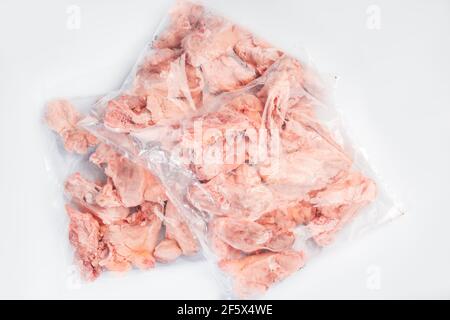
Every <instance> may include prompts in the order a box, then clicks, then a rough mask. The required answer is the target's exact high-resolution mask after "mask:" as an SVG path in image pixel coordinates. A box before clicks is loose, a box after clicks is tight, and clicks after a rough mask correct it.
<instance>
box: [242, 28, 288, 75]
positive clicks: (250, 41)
mask: <svg viewBox="0 0 450 320" xmlns="http://www.w3.org/2000/svg"><path fill="white" fill-rule="evenodd" d="M234 51H235V52H236V54H237V55H238V56H239V58H241V59H242V60H243V61H245V62H246V63H248V64H250V65H252V66H253V67H254V68H255V69H256V70H257V71H258V73H259V74H263V73H264V72H265V71H266V70H267V69H268V68H269V67H270V66H271V65H272V64H273V63H274V62H275V61H277V60H278V59H279V58H280V57H281V56H282V55H283V53H282V52H281V51H280V50H278V49H276V48H273V47H272V46H270V45H269V44H268V43H265V42H264V41H261V40H259V39H256V38H255V37H253V36H251V35H248V36H247V37H245V38H243V39H241V40H239V42H237V43H236V44H235V46H234Z"/></svg>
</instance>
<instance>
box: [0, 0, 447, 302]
mask: <svg viewBox="0 0 450 320" xmlns="http://www.w3.org/2000/svg"><path fill="white" fill-rule="evenodd" d="M215 2H216V4H215V6H216V7H217V8H218V9H219V11H220V12H223V13H224V14H226V15H227V16H229V17H231V18H232V19H233V20H234V21H236V22H239V23H241V24H243V25H245V26H247V27H248V28H250V29H251V30H253V31H254V32H256V33H257V34H260V35H262V36H264V37H265V38H266V39H267V40H269V41H270V42H273V43H275V44H277V45H279V46H280V47H281V48H285V49H288V50H295V48H298V47H302V48H306V49H307V50H308V52H309V53H310V55H311V57H312V58H313V59H314V62H315V64H316V65H317V66H318V67H319V69H320V70H321V71H323V72H326V73H331V74H336V75H338V76H339V78H340V80H339V81H338V83H337V92H336V99H337V103H338V106H339V107H340V108H341V109H342V111H343V113H344V116H345V120H346V122H347V123H348V125H349V127H350V129H351V131H352V132H353V134H354V135H355V136H356V137H357V140H358V142H359V144H360V145H362V146H364V147H365V151H366V153H367V155H368V156H369V159H370V162H371V163H372V165H373V167H374V168H375V169H376V170H377V171H378V172H379V173H381V175H382V178H383V179H384V181H385V182H386V184H388V185H389V187H390V188H391V190H393V191H394V192H395V194H396V196H397V197H398V199H400V200H402V202H403V203H404V205H405V207H406V209H407V214H406V215H405V216H403V217H401V218H400V219H398V220H396V221H394V222H392V223H390V224H389V225H386V226H384V227H382V228H380V229H378V230H376V231H374V232H372V233H370V234H369V235H367V236H365V237H364V238H362V239H361V240H360V241H358V242H355V243H351V244H349V245H348V246H345V247H343V248H339V249H337V250H329V251H328V252H326V253H325V254H324V255H323V256H322V257H319V258H317V259H316V260H314V261H311V263H310V264H308V266H307V267H306V268H305V269H304V270H302V271H301V272H298V273H297V274H295V275H294V276H292V277H290V278H289V279H288V280H286V281H284V282H283V283H282V284H280V285H278V286H276V287H274V288H273V289H272V290H271V291H270V292H269V293H268V294H267V295H266V297H267V298H287V299H290V298H301V299H303V298H364V299H366V298H377V299H378V298H450V275H449V272H450V205H449V203H450V187H449V182H450V169H449V165H450V42H449V40H450V1H448V0H433V1H426V0H414V1H411V0H396V1H387V0H383V1H381V0H378V1H377V0H372V1H367V0H354V1H350V0H345V1H333V0H329V1H324V0H320V1H294V0H292V1H288V0H273V1H269V0H267V1H261V0H258V1H256V0H255V1H249V0H227V1H220V3H219V1H215ZM72 4H74V5H77V6H79V7H80V8H81V16H80V17H81V20H80V22H81V24H80V28H79V29H76V30H71V29H70V28H68V27H67V19H68V16H69V15H68V13H67V12H66V10H67V8H68V6H69V5H72ZM370 5H375V6H376V7H370ZM168 6H169V2H167V1H162V0H161V1H154V0H152V1H149V0H142V1H141V0H139V1H138V0H129V1H111V0H108V1H107V0H97V1H92V0H70V1H68V0H41V1H31V0H30V1H23V0H14V1H12V0H2V1H1V2H0V121H1V123H0V124H1V126H0V130H1V132H0V139H1V148H0V150H1V151H0V152H1V158H0V162H1V164H0V173H1V175H0V188H1V189H0V198H1V207H0V208H1V209H0V215H1V220H0V297H1V298H160V299H168V298H213V299H214V298H220V297H221V294H220V288H219V287H218V285H217V284H216V283H215V282H214V279H213V278H212V277H211V276H210V273H209V269H208V267H207V264H206V262H204V261H198V262H192V261H181V262H179V263H176V264H174V265H171V266H166V267H159V268H156V269H154V270H151V271H149V272H133V273H131V274H130V275H127V276H126V277H113V276H105V277H102V278H100V279H99V280H98V281H96V282H95V283H93V284H91V285H87V286H82V287H80V288H77V286H76V285H73V284H72V283H71V280H70V279H71V277H70V274H71V272H72V271H73V270H72V271H71V270H70V268H69V267H68V257H67V255H68V254H67V250H68V248H67V247H66V243H67V240H66V236H67V234H66V230H65V229H64V228H65V227H64V224H63V223H62V221H64V219H63V218H62V217H63V215H65V213H64V211H63V210H61V211H60V212H56V213H55V207H54V206H53V204H54V203H55V201H56V200H55V199H60V198H61V195H60V193H59V191H58V189H57V187H55V183H54V181H53V180H52V179H50V178H49V173H48V171H47V169H46V163H47V162H46V159H47V158H48V157H49V155H48V152H49V151H48V150H49V147H48V145H49V144H50V143H51V141H49V139H50V138H49V137H51V136H49V135H48V134H46V133H47V132H46V129H45V128H43V125H42V123H41V115H42V110H43V104H44V102H45V101H46V100H48V99H51V98H54V97H61V96H69V97H71V96H83V95H95V94H101V93H104V92H107V91H110V90H113V89H116V88H117V87H118V86H119V85H120V83H121V82H122V80H123V79H124V77H125V76H126V75H127V72H128V70H129V69H130V68H131V66H132V65H133V63H134V61H135V59H136V57H137V55H138V54H139V53H140V50H141V49H142V48H143V46H144V45H145V43H146V41H148V40H149V39H150V38H151V35H152V32H153V31H154V30H155V28H156V26H157V24H158V22H159V21H160V19H161V17H162V16H163V14H164V13H165V12H166V9H167V8H168ZM368 8H369V11H367V10H368ZM373 8H375V9H376V10H377V8H378V9H379V13H380V24H379V27H380V28H379V29H373V28H372V29H371V28H370V27H371V26H372V27H373V26H374V25H373V24H370V21H373V20H370V19H371V17H372V18H373V15H372V14H373V12H374V11H371V10H373ZM376 10H375V11H376ZM368 19H369V20H370V21H369V24H368ZM375 27H376V25H375ZM69 262H70V259H69ZM68 279H69V280H68ZM374 283H375V285H374Z"/></svg>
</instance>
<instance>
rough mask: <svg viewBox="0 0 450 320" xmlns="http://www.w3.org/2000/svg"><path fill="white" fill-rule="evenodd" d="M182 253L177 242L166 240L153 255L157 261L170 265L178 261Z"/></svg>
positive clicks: (157, 247)
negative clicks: (169, 263)
mask: <svg viewBox="0 0 450 320" xmlns="http://www.w3.org/2000/svg"><path fill="white" fill-rule="evenodd" d="M182 253H183V252H182V251H181V249H180V247H179V246H178V243H177V242H176V241H175V240H172V239H164V240H162V241H161V242H160V243H159V244H158V245H157V246H156V248H155V252H154V254H153V255H154V257H155V259H156V261H158V262H162V263H168V262H172V261H174V260H176V259H177V258H178V257H179V256H181V254H182Z"/></svg>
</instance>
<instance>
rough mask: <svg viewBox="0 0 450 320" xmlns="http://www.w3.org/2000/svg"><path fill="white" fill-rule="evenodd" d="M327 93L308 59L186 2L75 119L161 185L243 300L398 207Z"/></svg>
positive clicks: (227, 285)
mask: <svg viewBox="0 0 450 320" xmlns="http://www.w3.org/2000/svg"><path fill="white" fill-rule="evenodd" d="M328 93H329V90H328V89H327V86H326V85H325V81H323V79H322V78H321V77H320V76H319V74H318V72H317V71H316V70H315V69H314V68H312V67H311V65H310V63H308V61H304V60H301V59H297V58H295V57H293V56H292V55H289V54H286V53H284V52H283V51H281V50H279V49H277V48H274V47H272V46H271V45H270V44H268V43H266V42H264V41H262V40H260V39H259V38H257V37H255V36H254V35H252V34H251V33H249V32H248V31H246V30H244V29H242V28H240V27H239V26H237V25H235V24H233V23H231V22H229V21H228V20H226V19H224V18H222V17H220V16H218V15H216V14H214V13H211V12H210V11H209V10H206V9H205V8H204V7H203V6H202V5H199V4H198V3H192V2H185V1H181V2H178V3H177V4H176V5H175V7H174V8H173V9H172V10H171V12H170V14H169V16H168V18H167V19H166V20H165V22H164V23H163V24H162V26H161V28H160V30H159V31H158V32H157V34H156V36H155V37H154V40H153V42H152V43H151V44H149V46H148V47H147V48H146V50H145V52H144V54H143V55H142V56H141V58H140V59H139V60H138V63H137V64H136V66H135V68H134V69H133V70H132V72H131V74H130V76H129V77H128V79H127V80H126V81H125V83H124V85H123V87H122V88H121V89H120V90H119V91H118V92H115V93H113V94H110V95H107V96H105V97H103V98H102V99H101V100H99V101H98V102H97V103H96V104H95V106H94V108H93V111H92V112H91V116H89V117H87V118H85V119H84V120H83V121H82V122H81V123H80V125H81V126H82V127H83V128H85V129H86V130H88V131H89V132H90V133H92V134H93V135H95V136H96V137H97V138H99V139H100V140H102V141H103V142H106V143H107V144H109V145H111V146H113V147H114V148H115V149H116V150H118V151H119V152H120V153H121V154H123V155H125V156H126V157H128V158H129V159H131V160H132V161H134V162H136V163H137V164H138V165H140V166H144V167H146V168H148V169H149V170H150V171H151V172H152V173H153V174H154V175H155V176H156V177H157V178H158V179H159V180H160V182H161V184H162V185H163V186H164V189H165V191H166V194H167V197H168V198H169V200H170V203H171V206H172V205H173V207H170V208H169V209H170V210H169V211H171V210H173V211H177V212H179V213H180V214H181V217H182V219H183V220H184V222H185V223H187V224H188V225H189V227H190V230H191V231H192V232H193V233H194V234H195V236H196V238H197V239H198V241H199V242H200V244H201V246H202V249H203V253H204V255H205V257H206V258H207V259H208V260H210V261H211V262H212V263H213V265H214V266H216V267H217V268H216V270H217V274H218V275H219V278H220V281H221V282H222V283H223V285H224V288H225V291H226V292H227V293H229V294H230V296H233V297H242V298H247V297H253V296H255V295H258V294H261V293H263V292H264V291H266V290H267V289H268V288H269V287H270V286H271V285H273V284H274V283H276V282H278V281H280V280H282V279H284V278H286V277H288V276H289V275H290V274H291V273H293V272H295V271H296V270H298V269H300V268H301V267H302V266H303V265H304V264H305V263H306V262H307V261H308V259H310V258H311V257H312V256H314V255H316V254H317V253H318V252H320V249H321V248H322V247H324V246H329V245H331V244H334V243H336V242H338V241H341V240H349V239H355V238H356V237H357V236H358V235H360V234H362V233H365V232H366V231H368V230H370V229H373V228H374V227H377V226H379V225H381V224H382V223H384V222H387V221H390V220H391V219H393V218H395V217H397V216H398V215H400V214H401V212H400V210H399V209H398V207H397V206H396V204H395V203H394V201H393V200H392V199H391V197H390V196H389V194H388V193H387V192H386V190H385V189H384V187H383V185H382V183H381V182H380V181H379V180H378V179H377V177H376V175H375V174H374V172H373V171H372V170H371V168H370V166H369V165H368V163H367V160H366V159H365V158H364V156H363V155H362V153H361V152H360V150H359V149H358V148H357V147H356V146H355V145H354V144H353V143H352V142H351V140H350V139H349V138H348V137H347V134H346V132H345V130H344V128H343V126H342V123H341V120H340V117H339V115H338V113H337V112H336V109H335V108H334V107H333V106H332V104H331V103H330V102H329V99H327V96H328ZM166 215H167V207H166Z"/></svg>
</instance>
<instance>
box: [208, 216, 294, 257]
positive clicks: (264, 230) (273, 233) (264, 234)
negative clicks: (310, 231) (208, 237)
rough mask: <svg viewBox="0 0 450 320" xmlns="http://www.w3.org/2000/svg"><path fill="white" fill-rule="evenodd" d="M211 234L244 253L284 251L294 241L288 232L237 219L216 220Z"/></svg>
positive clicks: (292, 235)
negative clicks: (265, 250) (264, 250)
mask: <svg viewBox="0 0 450 320" xmlns="http://www.w3.org/2000/svg"><path fill="white" fill-rule="evenodd" d="M213 232H214V233H216V234H217V235H218V237H219V238H220V239H222V240H223V241H224V242H226V243H227V244H229V245H230V246H232V247H233V248H235V249H239V250H241V251H243V252H245V253H251V252H255V251H258V250H263V249H267V250H270V251H284V250H287V249H289V248H290V247H291V246H292V244H293V243H294V240H295V238H294V234H293V233H292V232H290V231H288V230H283V229H281V228H271V226H269V225H268V226H267V227H266V226H265V225H262V224H259V223H257V222H253V221H250V220H246V219H237V218H216V219H215V221H214V230H213Z"/></svg>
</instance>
